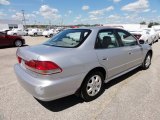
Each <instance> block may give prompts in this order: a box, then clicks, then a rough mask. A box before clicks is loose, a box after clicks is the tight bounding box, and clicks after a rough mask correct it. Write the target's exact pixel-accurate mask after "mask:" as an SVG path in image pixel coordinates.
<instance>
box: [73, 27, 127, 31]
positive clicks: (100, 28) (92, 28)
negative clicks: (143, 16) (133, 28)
mask: <svg viewBox="0 0 160 120" xmlns="http://www.w3.org/2000/svg"><path fill="white" fill-rule="evenodd" d="M71 29H90V30H103V29H116V30H117V29H119V30H124V29H123V28H117V27H110V26H96V27H79V28H71Z"/></svg>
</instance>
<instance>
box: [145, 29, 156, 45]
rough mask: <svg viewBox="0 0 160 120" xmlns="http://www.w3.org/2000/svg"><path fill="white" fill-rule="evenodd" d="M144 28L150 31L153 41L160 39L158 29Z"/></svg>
mask: <svg viewBox="0 0 160 120" xmlns="http://www.w3.org/2000/svg"><path fill="white" fill-rule="evenodd" d="M143 30H145V31H147V32H149V35H150V37H151V38H152V39H153V43H155V42H156V41H158V39H159V34H158V33H157V32H156V30H155V29H154V28H145V29H143Z"/></svg>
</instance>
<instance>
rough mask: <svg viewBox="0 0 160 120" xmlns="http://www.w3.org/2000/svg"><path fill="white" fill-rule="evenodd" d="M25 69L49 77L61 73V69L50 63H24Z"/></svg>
mask: <svg viewBox="0 0 160 120" xmlns="http://www.w3.org/2000/svg"><path fill="white" fill-rule="evenodd" d="M25 65H26V68H28V69H30V70H31V71H34V72H37V73H39V74H44V75H49V74H55V73H60V72H62V69H61V68H60V67H59V66H58V65H57V64H56V63H54V62H51V61H38V60H30V61H25Z"/></svg>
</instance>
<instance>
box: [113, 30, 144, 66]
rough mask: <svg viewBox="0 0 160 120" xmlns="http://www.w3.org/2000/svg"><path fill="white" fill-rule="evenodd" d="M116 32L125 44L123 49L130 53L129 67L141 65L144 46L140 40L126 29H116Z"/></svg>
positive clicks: (128, 58)
mask: <svg viewBox="0 0 160 120" xmlns="http://www.w3.org/2000/svg"><path fill="white" fill-rule="evenodd" d="M116 34H117V36H118V38H119V39H120V41H121V42H122V44H123V47H122V49H124V50H126V51H127V53H128V55H127V56H128V57H127V60H128V62H127V63H126V65H127V69H130V68H132V67H136V66H138V65H141V64H142V54H143V48H142V46H141V45H140V44H139V43H138V40H137V39H136V38H135V37H133V36H132V35H131V34H130V33H129V32H127V31H125V30H116Z"/></svg>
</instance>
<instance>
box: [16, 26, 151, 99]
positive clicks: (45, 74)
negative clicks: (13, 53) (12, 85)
mask: <svg viewBox="0 0 160 120" xmlns="http://www.w3.org/2000/svg"><path fill="white" fill-rule="evenodd" d="M17 58H18V63H17V64H16V65H15V66H14V71H15V73H16V75H17V78H18V80H19V82H20V84H21V85H22V86H23V87H24V88H25V89H26V90H27V91H28V92H29V93H30V94H32V95H33V96H34V97H36V98H37V99H40V100H42V101H51V100H55V99H58V98H61V97H65V96H68V95H71V94H75V93H76V94H79V95H80V96H81V97H82V98H83V99H84V100H85V101H91V100H94V99H95V98H97V97H98V96H99V95H101V93H102V92H103V90H104V83H107V82H109V81H110V80H112V79H114V78H116V77H118V76H121V75H123V74H125V73H127V72H129V71H131V70H133V69H135V68H137V67H140V66H141V67H142V68H143V69H148V68H149V66H150V64H151V58H152V49H151V46H150V45H148V44H144V41H143V40H140V41H138V40H137V39H136V38H135V37H134V36H133V35H132V34H130V33H129V32H127V31H125V30H122V29H118V28H107V27H106V28H105V27H93V28H81V29H80V28H79V29H67V30H64V31H62V32H60V33H59V34H57V35H55V36H54V37H53V38H51V39H50V40H48V41H47V42H45V43H44V44H40V45H36V46H30V47H23V48H19V49H18V50H17Z"/></svg>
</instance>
